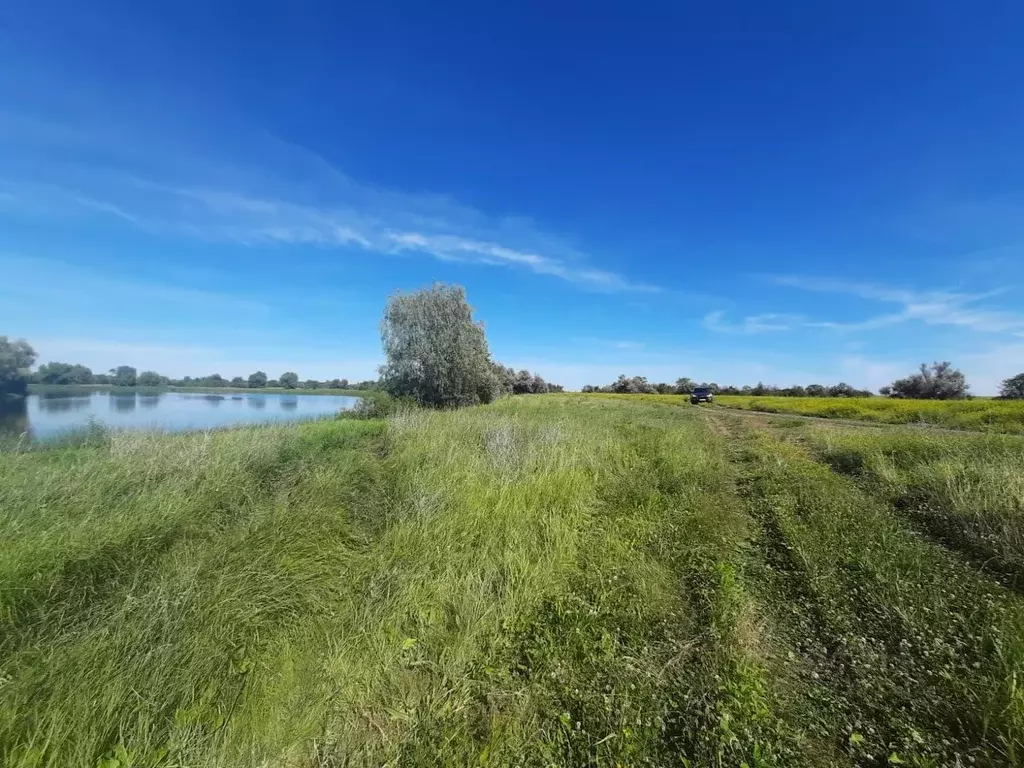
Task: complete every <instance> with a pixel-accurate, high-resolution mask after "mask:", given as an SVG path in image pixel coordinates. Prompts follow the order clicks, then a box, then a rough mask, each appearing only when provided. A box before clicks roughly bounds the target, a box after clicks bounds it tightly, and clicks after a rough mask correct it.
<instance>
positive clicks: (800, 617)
mask: <svg viewBox="0 0 1024 768" xmlns="http://www.w3.org/2000/svg"><path fill="white" fill-rule="evenodd" d="M747 423H748V422H744V423H743V425H740V423H739V422H738V421H734V422H732V425H733V427H732V428H733V429H734V430H735V432H734V440H735V445H736V451H735V452H734V454H733V455H734V457H736V458H737V460H738V461H739V462H741V464H743V465H744V466H743V468H742V469H741V478H742V479H741V490H742V494H743V496H744V498H745V500H746V503H747V508H748V510H749V512H750V514H751V515H752V516H754V517H756V518H758V519H759V520H761V521H762V524H763V531H764V533H763V537H762V539H761V541H760V542H758V545H757V546H756V547H755V549H754V556H755V560H756V559H757V558H761V559H762V560H763V562H764V565H765V570H764V578H763V579H761V580H759V581H757V582H756V586H757V588H758V590H759V594H762V595H763V596H764V597H763V599H764V603H765V604H766V605H769V606H774V608H775V612H774V615H775V616H776V617H777V620H778V622H779V625H780V626H781V627H783V628H784V630H783V631H786V628H788V632H787V634H788V636H789V637H790V638H792V642H793V643H794V644H795V645H796V653H797V661H798V667H799V668H802V670H803V672H802V674H801V678H802V680H803V681H804V686H803V694H802V695H803V697H804V701H805V703H806V708H805V715H806V716H805V718H804V722H805V723H806V725H807V727H808V728H809V729H811V730H812V731H814V732H816V733H820V735H821V736H822V737H826V736H828V737H829V738H831V739H832V743H833V745H834V747H835V749H836V750H837V751H840V752H841V753H843V754H845V757H846V759H847V760H849V761H851V762H853V763H856V764H870V763H875V762H884V761H886V760H890V761H891V762H897V761H903V762H912V763H915V764H926V765H931V764H934V765H945V764H953V763H957V764H959V763H960V762H962V761H970V762H980V763H981V764H986V765H1002V764H1009V763H1012V762H1014V760H1013V758H1012V756H1013V755H1014V754H1015V753H1016V754H1019V752H1017V750H1018V749H1019V741H1020V737H1021V720H1020V718H1019V716H1018V715H1017V714H1015V713H1016V712H1017V711H1018V710H1017V706H1018V705H1017V704H1016V703H1015V702H1016V698H1015V697H1016V694H1015V693H1012V691H1013V690H1014V686H1013V685H1012V682H1011V681H1012V680H1014V679H1016V675H1018V674H1019V673H1020V670H1021V658H1022V656H1021V648H1020V643H1019V641H1018V639H1017V632H1018V631H1019V630H1018V629H1017V627H1020V626H1021V618H1022V613H1021V606H1020V603H1019V602H1017V598H1016V597H1015V596H1011V595H1009V594H1008V593H1006V592H1005V591H1001V590H1000V589H999V588H998V587H996V586H995V585H992V584H989V583H986V581H985V580H979V579H978V577H977V574H976V573H975V572H974V571H973V570H969V569H966V568H964V567H963V565H962V563H960V562H959V561H958V560H956V559H953V558H952V557H951V556H950V554H949V553H948V552H945V551H944V550H942V549H941V548H938V547H935V546H934V545H933V544H931V543H930V542H928V541H925V540H922V539H921V538H920V537H917V536H916V535H914V534H913V533H912V532H910V531H908V530H907V529H906V528H905V527H903V526H902V525H901V524H900V523H899V521H898V520H897V519H896V518H895V517H894V516H893V514H892V512H891V510H888V509H887V508H886V506H885V505H884V504H883V503H882V502H880V501H879V500H877V499H873V498H871V497H870V496H868V495H865V494H864V493H863V492H862V491H861V490H860V489H859V488H857V487H856V485H855V484H854V483H853V482H852V481H851V480H849V479H847V478H844V477H841V476H837V475H835V474H834V473H833V472H832V470H830V469H829V468H828V467H826V466H824V465H823V464H821V463H820V462H816V461H814V460H813V459H812V458H811V457H810V456H809V455H808V454H807V452H806V451H805V450H803V448H801V447H799V446H795V445H792V444H789V443H786V442H780V441H778V440H776V439H774V438H773V437H771V436H770V435H769V434H767V433H766V432H764V431H761V430H748V429H745V427H746V424H747ZM997 647H998V648H1003V649H1006V650H1005V651H1000V652H997V653H996V654H993V649H994V648H997ZM1011 648H1012V649H1013V650H1010V649H1011ZM1006 651H1008V652H1009V654H1008V655H1006ZM1007 665H1009V666H1007ZM996 692H998V693H996ZM997 702H998V703H997Z"/></svg>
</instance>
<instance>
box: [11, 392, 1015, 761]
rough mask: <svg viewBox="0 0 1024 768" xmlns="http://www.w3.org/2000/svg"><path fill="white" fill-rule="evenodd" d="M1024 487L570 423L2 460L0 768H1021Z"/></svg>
mask: <svg viewBox="0 0 1024 768" xmlns="http://www.w3.org/2000/svg"><path fill="white" fill-rule="evenodd" d="M1022 459H1024V438H1021V437H1017V436H1008V435H986V434H969V433H964V434H941V435H935V434H929V433H925V432H922V431H920V430H910V429H903V428H900V427H894V428H892V429H887V430H884V431H882V430H878V429H871V428H865V427H857V426H849V425H846V424H831V423H828V422H819V421H814V422H812V421H799V420H794V419H787V418H785V417H781V416H771V415H763V416H762V415H757V416H753V417H751V416H744V415H740V414H732V413H730V412H729V411H728V410H725V409H720V408H706V407H701V408H695V407H691V406H689V405H688V404H686V403H685V402H684V400H683V398H682V397H675V396H665V397H657V396H651V397H643V396H609V395H594V396H590V395H568V394H566V395H531V396H522V397H511V398H504V399H502V400H500V401H498V402H496V403H493V404H491V405H487V406H481V407H475V408H465V409H461V410H449V411H431V410H399V411H398V412H395V413H392V414H391V415H389V416H388V417H387V418H386V419H374V418H369V419H359V418H349V419H338V420H331V421H318V422H310V423H303V424H298V425H289V426H269V427H248V428H239V429H232V430H224V431H218V432H212V433H187V434H177V435H168V434H146V433H133V432H121V433H116V432H115V433H108V432H103V431H97V432H96V433H95V434H92V435H87V436H86V437H85V438H84V439H81V440H77V441H75V442H74V443H73V444H67V445H65V446H63V447H56V448H50V449H46V448H44V449H38V450H31V451H26V452H13V451H12V452H6V453H2V454H0V542H2V547H0V551H2V553H3V554H2V557H0V764H2V765H4V766H5V768H28V767H29V766H32V767H33V768H34V767H36V766H50V765H53V766H86V767H88V768H97V767H100V766H102V768H127V767H128V766H133V767H140V768H141V767H143V766H145V767H147V768H148V767H152V768H156V767H157V766H168V767H171V766H209V767H211V768H212V767H213V766H217V767H220V766H225V767H234V766H238V767H240V768H241V767H246V768H255V767H256V766H261V767H262V766H296V768H299V767H302V768H306V767H310V768H311V767H313V766H320V767H324V768H326V767H328V766H438V765H481V766H553V765H566V766H669V765H678V766H742V765H747V766H860V765H887V764H888V765H898V764H905V765H914V766H946V765H969V764H973V765H1014V764H1018V763H1020V762H1024V751H1022V750H1024V690H1022V688H1021V687H1020V685H1019V682H1018V681H1019V680H1020V679H1021V678H1022V676H1024V597H1022V596H1021V587H1022V585H1024V581H1022V578H1021V577H1022V575H1024V539H1022V535H1021V534H1022V531H1021V526H1020V522H1019V519H1020V512H1021V509H1022V507H1024V479H1022V473H1021V471H1020V467H1021V466H1024V464H1022Z"/></svg>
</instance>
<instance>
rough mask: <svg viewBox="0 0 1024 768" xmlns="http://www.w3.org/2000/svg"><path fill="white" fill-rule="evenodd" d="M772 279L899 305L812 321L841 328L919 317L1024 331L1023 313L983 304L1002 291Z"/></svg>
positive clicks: (875, 325)
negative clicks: (844, 319) (855, 317)
mask: <svg viewBox="0 0 1024 768" xmlns="http://www.w3.org/2000/svg"><path fill="white" fill-rule="evenodd" d="M770 280H771V281H772V282H773V283H774V284H776V285H779V286H783V287H789V288H797V289H799V290H804V291H814V292H818V293H836V294H845V295H848V296H855V297H858V298H862V299H867V300H871V301H877V302H879V303H882V304H895V305H898V306H899V309H898V310H897V311H896V312H891V313H886V314H881V315H877V316H874V317H870V318H867V319H865V320H863V321H860V322H853V323H839V322H828V321H825V322H816V323H812V324H811V325H813V326H815V327H821V328H835V329H838V330H872V329H875V328H882V327H885V326H889V325H895V324H897V323H903V322H909V321H914V320H916V321H919V322H923V323H926V324H929V325H955V326H960V327H963V328H967V329H970V330H974V331H982V332H986V333H1007V332H1010V333H1017V334H1019V333H1021V332H1024V315H1021V314H1019V313H1017V312H1013V311H1009V310H1004V309H999V308H994V307H991V306H986V305H983V304H980V302H984V301H986V300H989V299H992V298H994V297H995V296H998V295H999V294H1000V293H1001V292H1002V291H998V290H997V291H986V292H983V293H965V292H961V291H941V290H931V291H915V290H909V289H905V288H894V287H890V286H883V285H874V284H871V283H858V282H847V281H842V280H829V279H820V278H811V277H800V276H792V275H776V276H773V277H771V278H770Z"/></svg>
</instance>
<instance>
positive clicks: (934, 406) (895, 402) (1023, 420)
mask: <svg viewBox="0 0 1024 768" xmlns="http://www.w3.org/2000/svg"><path fill="white" fill-rule="evenodd" d="M715 402H716V403H718V404H719V405H723V406H726V407H728V408H739V409H741V410H749V411H764V412H766V413H794V414H799V415H802V416H817V417H820V418H826V419H857V420H860V421H873V422H878V423H881V424H931V425H934V426H940V427H947V428H951V429H970V430H979V431H983V432H1004V433H1009V434H1024V400H988V399H978V400H899V399H891V398H886V397H862V398H858V397H747V396H745V395H722V396H720V397H717V398H715Z"/></svg>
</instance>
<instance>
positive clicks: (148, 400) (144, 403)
mask: <svg viewBox="0 0 1024 768" xmlns="http://www.w3.org/2000/svg"><path fill="white" fill-rule="evenodd" d="M159 404H160V395H139V408H142V409H143V410H146V411H151V410H153V409H154V408H156V407H157V406H158V405H159Z"/></svg>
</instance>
